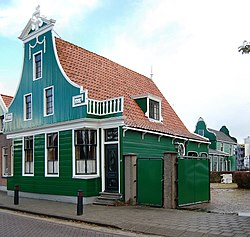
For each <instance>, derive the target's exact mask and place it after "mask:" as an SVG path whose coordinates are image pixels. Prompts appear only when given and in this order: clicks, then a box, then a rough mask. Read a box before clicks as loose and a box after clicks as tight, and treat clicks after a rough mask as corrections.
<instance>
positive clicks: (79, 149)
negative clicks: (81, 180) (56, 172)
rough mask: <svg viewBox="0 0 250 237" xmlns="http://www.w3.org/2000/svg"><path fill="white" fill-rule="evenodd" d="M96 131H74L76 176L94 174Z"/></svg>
mask: <svg viewBox="0 0 250 237" xmlns="http://www.w3.org/2000/svg"><path fill="white" fill-rule="evenodd" d="M96 149H97V131H96V130H91V129H83V130H77V131H75V166H76V167H75V168H76V174H77V175H86V174H96V173H97V170H96V159H97V154H96Z"/></svg>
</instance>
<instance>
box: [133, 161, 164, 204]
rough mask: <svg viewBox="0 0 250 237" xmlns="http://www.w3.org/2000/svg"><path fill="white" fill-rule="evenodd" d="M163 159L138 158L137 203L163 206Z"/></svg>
mask: <svg viewBox="0 0 250 237" xmlns="http://www.w3.org/2000/svg"><path fill="white" fill-rule="evenodd" d="M162 181H163V160H162V159H153V158H152V159H138V160H137V203H138V204H142V205H151V206H162V203H163V198H162V197H163V191H162Z"/></svg>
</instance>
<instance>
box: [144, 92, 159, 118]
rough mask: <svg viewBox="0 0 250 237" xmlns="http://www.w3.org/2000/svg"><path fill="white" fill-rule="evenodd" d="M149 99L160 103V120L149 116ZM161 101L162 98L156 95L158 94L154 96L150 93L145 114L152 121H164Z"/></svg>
mask: <svg viewBox="0 0 250 237" xmlns="http://www.w3.org/2000/svg"><path fill="white" fill-rule="evenodd" d="M149 100H153V101H155V102H158V103H159V120H157V119H154V118H150V117H149V109H150V108H149ZM161 101H162V99H161V98H159V97H156V96H153V95H148V96H147V112H146V113H145V115H146V116H147V117H148V119H149V120H150V121H151V122H160V123H161V122H162V121H163V118H162V114H161Z"/></svg>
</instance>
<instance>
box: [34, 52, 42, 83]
mask: <svg viewBox="0 0 250 237" xmlns="http://www.w3.org/2000/svg"><path fill="white" fill-rule="evenodd" d="M41 77H42V52H41V51H40V52H38V53H36V54H34V56H33V78H34V80H36V79H40V78H41Z"/></svg>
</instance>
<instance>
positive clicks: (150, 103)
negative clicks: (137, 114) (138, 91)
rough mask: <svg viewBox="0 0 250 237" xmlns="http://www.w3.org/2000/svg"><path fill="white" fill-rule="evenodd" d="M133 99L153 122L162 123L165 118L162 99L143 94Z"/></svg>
mask: <svg viewBox="0 0 250 237" xmlns="http://www.w3.org/2000/svg"><path fill="white" fill-rule="evenodd" d="M132 98H133V99H134V100H135V101H136V103H137V104H138V105H139V107H140V108H141V110H142V111H143V112H144V113H145V115H146V116H147V117H148V118H149V120H150V121H152V122H162V121H163V117H162V113H161V108H162V106H161V105H162V103H161V102H162V98H161V97H159V96H155V95H152V94H143V95H136V96H132Z"/></svg>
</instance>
